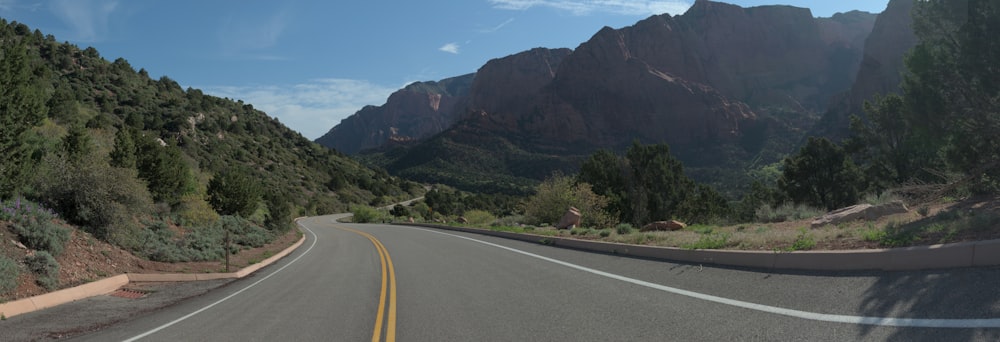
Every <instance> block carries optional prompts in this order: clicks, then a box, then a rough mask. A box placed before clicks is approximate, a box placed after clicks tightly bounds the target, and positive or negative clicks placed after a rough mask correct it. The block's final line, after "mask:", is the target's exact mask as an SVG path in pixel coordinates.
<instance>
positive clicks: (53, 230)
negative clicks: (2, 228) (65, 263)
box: [11, 219, 70, 255]
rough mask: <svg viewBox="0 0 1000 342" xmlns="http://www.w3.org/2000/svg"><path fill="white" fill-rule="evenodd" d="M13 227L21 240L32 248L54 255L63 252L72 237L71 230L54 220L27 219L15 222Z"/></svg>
mask: <svg viewBox="0 0 1000 342" xmlns="http://www.w3.org/2000/svg"><path fill="white" fill-rule="evenodd" d="M11 228H13V230H14V232H15V233H17V236H18V238H19V240H20V241H21V242H22V243H24V245H25V246H27V247H28V248H31V249H36V250H40V251H46V252H49V253H51V254H52V255H59V254H62V252H63V249H64V248H65V247H66V242H68V241H69V238H70V230H69V229H68V228H63V227H60V226H59V225H58V224H56V223H53V222H52V221H38V220H34V219H32V220H26V221H22V222H15V223H14V224H13V225H12V226H11Z"/></svg>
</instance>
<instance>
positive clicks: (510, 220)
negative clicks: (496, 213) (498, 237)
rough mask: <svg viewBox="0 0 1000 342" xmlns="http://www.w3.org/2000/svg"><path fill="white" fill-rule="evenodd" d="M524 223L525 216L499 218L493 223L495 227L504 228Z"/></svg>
mask: <svg viewBox="0 0 1000 342" xmlns="http://www.w3.org/2000/svg"><path fill="white" fill-rule="evenodd" d="M522 222H524V215H510V216H504V217H501V218H498V219H497V220H496V221H494V222H493V225H496V226H503V227H515V226H519V225H521V223H522Z"/></svg>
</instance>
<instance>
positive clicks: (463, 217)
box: [458, 216, 469, 223]
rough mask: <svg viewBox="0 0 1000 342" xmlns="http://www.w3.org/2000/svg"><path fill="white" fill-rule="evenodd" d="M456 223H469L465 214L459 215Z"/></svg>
mask: <svg viewBox="0 0 1000 342" xmlns="http://www.w3.org/2000/svg"><path fill="white" fill-rule="evenodd" d="M458 223H469V220H468V219H466V218H465V216H459V217H458Z"/></svg>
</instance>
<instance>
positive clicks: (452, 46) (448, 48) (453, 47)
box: [438, 43, 458, 55]
mask: <svg viewBox="0 0 1000 342" xmlns="http://www.w3.org/2000/svg"><path fill="white" fill-rule="evenodd" d="M438 50H441V51H444V52H447V53H452V54H456V55H457V54H458V43H448V44H444V46H441V47H439V48H438Z"/></svg>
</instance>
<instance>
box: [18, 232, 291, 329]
mask: <svg viewBox="0 0 1000 342" xmlns="http://www.w3.org/2000/svg"><path fill="white" fill-rule="evenodd" d="M295 223H296V224H298V218H297V219H295ZM305 240H306V236H305V234H303V235H302V237H301V238H299V240H298V241H296V242H295V243H293V244H292V245H291V246H289V247H288V248H285V249H284V250H282V251H281V252H278V253H277V254H275V255H272V256H271V257H269V258H267V259H264V260H263V261H261V262H258V263H256V264H253V265H250V266H247V267H244V268H243V269H241V270H239V271H236V272H230V273H200V274H190V273H127V274H119V275H116V276H112V277H108V278H104V279H101V280H97V281H92V282H89V283H86V284H83V285H80V286H76V287H71V288H66V289H62V290H59V291H54V292H49V293H46V294H41V295H37V296H34V297H28V298H22V299H18V300H14V301H10V302H6V303H2V304H0V314H3V316H4V317H14V316H17V315H20V314H25V313H29V312H33V311H37V310H42V309H46V308H50V307H53V306H58V305H62V304H66V303H69V302H73V301H77V300H81V299H84V298H89V297H94V296H100V295H104V294H108V293H111V292H114V291H115V290H117V289H118V288H120V287H122V286H125V285H128V283H129V282H179V281H199V280H215V279H237V278H243V277H246V276H247V275H249V274H251V273H253V272H256V271H257V270H259V269H261V268H263V267H265V266H267V265H270V264H272V263H274V262H276V261H278V260H280V259H281V258H283V257H285V256H287V255H288V254H291V253H292V252H293V251H295V250H296V249H298V248H299V246H302V243H303V242H305Z"/></svg>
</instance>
